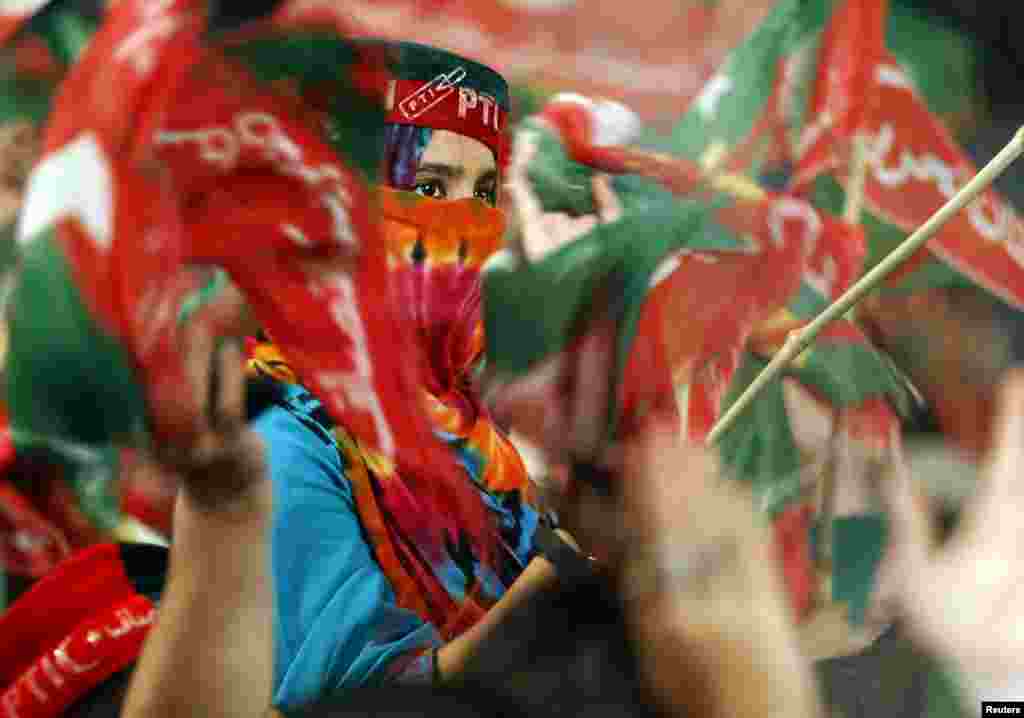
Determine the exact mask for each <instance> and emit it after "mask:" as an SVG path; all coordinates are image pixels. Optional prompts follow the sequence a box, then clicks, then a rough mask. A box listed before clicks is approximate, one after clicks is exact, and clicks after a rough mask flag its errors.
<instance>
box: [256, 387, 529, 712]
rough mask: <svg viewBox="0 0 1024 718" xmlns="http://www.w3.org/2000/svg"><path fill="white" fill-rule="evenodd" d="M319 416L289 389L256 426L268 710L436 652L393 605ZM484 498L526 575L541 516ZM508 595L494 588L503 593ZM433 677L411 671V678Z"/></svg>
mask: <svg viewBox="0 0 1024 718" xmlns="http://www.w3.org/2000/svg"><path fill="white" fill-rule="evenodd" d="M319 407H320V404H319V402H318V401H317V400H316V399H314V398H313V397H312V396H311V395H309V394H308V393H306V392H305V391H304V390H302V389H301V388H300V387H289V388H288V390H287V393H286V395H285V398H284V401H283V402H282V405H281V406H275V407H272V408H271V409H268V410H267V411H266V412H264V413H263V414H262V415H261V416H260V417H259V418H258V419H257V420H256V421H255V422H254V428H255V430H256V431H257V433H259V434H260V435H261V436H262V437H263V439H264V441H265V443H266V446H267V461H268V468H269V473H270V477H271V481H272V482H273V494H274V496H273V498H274V509H273V518H272V523H271V551H270V553H271V572H272V577H273V586H274V599H275V600H274V634H275V635H274V638H275V641H274V653H275V656H274V703H275V705H277V706H278V707H281V708H286V709H287V708H294V707H296V706H300V705H303V704H306V703H309V702H311V701H313V700H316V699H319V698H323V697H326V696H331V695H337V694H338V693H339V692H341V691H344V690H345V689H347V688H351V687H355V686H359V685H362V684H365V683H368V682H371V681H373V680H375V679H376V680H380V679H382V678H383V677H384V675H385V672H386V669H387V668H388V666H389V665H390V664H391V663H392V661H394V660H395V659H397V658H399V657H403V656H408V655H409V654H410V653H415V652H420V651H423V650H424V649H429V648H436V647H439V646H440V645H441V637H440V635H439V633H438V631H437V629H436V628H435V627H434V626H432V625H430V624H428V623H426V622H424V621H423V620H422V619H421V618H420V617H419V616H418V615H417V614H415V613H413V612H412V611H408V610H405V609H403V608H400V607H399V606H398V605H396V603H395V595H394V591H393V590H392V587H391V585H390V583H389V581H388V579H387V578H386V576H385V575H384V573H383V571H382V570H381V568H380V566H379V565H378V564H377V561H376V559H375V557H374V555H373V549H372V547H371V546H370V544H369V542H368V541H367V539H366V537H365V535H364V533H363V529H362V525H361V523H360V520H359V514H358V511H357V509H356V502H355V497H354V495H353V490H352V486H351V484H350V483H349V481H348V479H347V478H346V477H345V472H344V468H343V463H342V458H341V455H340V454H339V452H338V450H337V447H336V444H335V441H334V438H333V436H332V435H331V433H330V430H329V428H328V427H327V426H324V425H323V424H322V423H320V422H319V421H318V420H317V419H316V418H315V416H314V413H315V412H316V411H317V410H318V409H319ZM453 448H454V449H455V450H458V445H457V444H454V445H453ZM467 480H469V479H468V477H467ZM482 496H483V498H484V500H485V502H486V504H487V505H488V507H489V508H490V509H491V511H492V512H493V513H494V514H495V515H496V517H497V519H498V521H499V524H501V525H502V526H503V527H504V528H506V529H508V528H510V523H509V522H514V527H512V528H514V529H515V530H516V531H517V532H518V534H519V536H518V540H516V541H514V542H513V545H512V546H510V548H511V549H512V551H513V553H514V554H515V556H516V560H517V561H518V562H519V564H520V565H521V566H525V565H526V563H527V562H528V561H529V559H530V558H531V555H532V545H533V534H534V532H535V531H536V528H537V522H538V515H537V513H536V512H535V511H534V510H533V509H531V508H530V507H528V506H525V505H522V504H519V505H517V506H516V507H515V509H514V511H513V510H512V509H510V508H509V507H507V506H506V505H504V503H503V502H502V501H500V500H499V499H497V498H495V497H492V496H490V495H489V494H487V493H486V492H482ZM506 535H507V534H506ZM505 588H506V586H502V585H500V582H499V587H498V590H499V593H501V592H504V590H505ZM425 660H427V661H429V656H428V657H426V659H425ZM430 670H431V668H430V666H429V665H427V666H424V665H422V663H421V664H419V665H412V666H410V667H409V671H410V673H412V674H415V673H417V672H419V673H421V674H422V673H423V672H424V671H425V672H426V674H427V675H429V672H430Z"/></svg>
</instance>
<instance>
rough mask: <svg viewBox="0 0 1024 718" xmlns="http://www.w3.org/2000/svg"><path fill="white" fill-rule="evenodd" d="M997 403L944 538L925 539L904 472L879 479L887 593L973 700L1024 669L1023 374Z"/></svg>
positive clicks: (926, 520) (928, 527) (925, 523)
mask: <svg viewBox="0 0 1024 718" xmlns="http://www.w3.org/2000/svg"><path fill="white" fill-rule="evenodd" d="M999 403H1000V406H999V411H998V415H997V416H998V418H997V420H996V424H995V427H996V428H995V431H994V444H993V449H992V451H991V452H990V454H989V455H988V457H987V458H986V461H985V463H984V465H983V468H982V476H983V480H982V481H981V482H980V484H979V487H978V493H977V495H976V496H975V497H974V498H973V499H972V500H971V501H970V502H969V504H968V505H967V507H966V508H965V509H964V513H963V515H962V517H961V520H960V526H959V528H958V530H957V532H956V534H955V535H954V536H953V537H952V538H951V539H950V540H949V541H948V542H947V544H946V545H944V546H942V547H941V548H938V547H936V546H935V543H934V536H935V532H934V530H933V526H932V524H933V521H932V517H931V516H930V515H929V514H928V513H927V511H926V510H925V509H923V507H922V505H921V502H920V501H918V500H916V499H915V494H914V491H913V487H912V486H911V484H910V478H909V476H908V474H907V472H902V473H901V474H900V475H898V476H896V477H894V478H893V480H891V481H889V482H886V486H885V489H886V492H885V495H886V500H887V504H888V509H889V513H890V519H891V532H890V533H891V545H890V549H889V551H890V555H889V557H888V559H889V560H890V561H892V562H893V564H894V566H895V567H896V568H895V570H894V571H893V572H891V573H890V575H889V577H888V579H889V581H890V585H889V589H890V595H891V600H894V601H895V602H896V603H897V608H898V609H899V611H900V612H901V613H902V615H903V616H904V617H905V619H906V620H907V622H908V627H909V629H910V632H911V635H912V636H914V637H915V638H916V639H917V640H919V641H920V642H921V643H922V644H923V645H924V646H925V647H926V648H928V649H930V650H931V651H933V652H934V653H936V654H938V655H939V656H941V657H943V658H945V659H951V660H953V661H955V662H956V663H957V664H958V665H959V666H960V668H961V669H962V671H963V673H964V676H965V678H967V680H968V682H969V683H970V685H971V688H972V689H973V690H974V691H975V692H977V693H978V694H979V695H978V696H977V697H978V698H979V699H982V698H986V697H990V696H991V693H992V692H993V691H1000V690H1002V689H1004V688H1005V687H1006V686H1008V685H1010V684H1011V682H1012V681H1014V680H1017V681H1021V679H1022V678H1024V532H1022V530H1021V517H1022V516H1024V481H1022V478H1024V477H1022V474H1024V373H1021V372H1020V371H1019V370H1018V371H1015V372H1013V373H1012V375H1011V378H1010V379H1009V380H1008V381H1007V382H1006V384H1005V386H1004V387H1003V390H1002V392H1001V395H1000V401H999ZM1018 689H1021V690H1024V685H1018ZM991 697H993V698H1006V697H1007V696H991ZM1016 698H1017V699H1022V698H1024V695H1018V696H1016Z"/></svg>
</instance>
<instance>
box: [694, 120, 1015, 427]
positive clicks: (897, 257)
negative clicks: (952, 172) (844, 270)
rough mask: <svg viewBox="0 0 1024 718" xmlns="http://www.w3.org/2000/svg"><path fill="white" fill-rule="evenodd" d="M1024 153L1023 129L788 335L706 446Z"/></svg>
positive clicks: (722, 418)
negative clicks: (900, 240)
mask: <svg viewBox="0 0 1024 718" xmlns="http://www.w3.org/2000/svg"><path fill="white" fill-rule="evenodd" d="M1022 153H1024V127H1021V128H1020V129H1019V130H1017V132H1016V134H1014V136H1013V139H1011V140H1010V142H1009V143H1007V145H1006V146H1005V147H1004V148H1003V149H1002V150H1000V151H999V154H997V155H996V156H995V157H993V158H992V160H991V161H990V162H989V163H988V164H987V165H985V166H984V167H983V168H982V169H981V171H980V172H978V174H976V175H975V176H974V177H973V178H972V179H971V181H970V182H968V183H967V184H966V185H965V186H964V187H963V188H962V189H961V190H960V191H959V192H957V193H956V195H954V196H953V198H952V199H950V200H949V201H948V202H947V203H946V204H944V205H943V206H942V207H940V208H939V210H938V211H937V212H936V213H935V214H933V215H932V216H931V217H930V218H929V219H928V221H926V222H925V223H924V224H923V225H921V226H920V227H919V228H918V229H917V231H915V232H914V233H913V234H911V235H910V236H909V237H908V238H907V239H906V240H904V241H903V243H902V244H900V245H899V246H898V247H896V249H894V250H893V251H892V252H891V253H890V254H889V255H888V256H887V257H886V258H885V259H883V260H882V261H881V262H879V263H878V264H877V265H876V266H875V267H874V268H873V269H871V271H869V272H868V273H867V274H865V275H864V276H863V277H861V279H860V280H859V281H858V282H857V283H856V284H854V285H853V286H852V287H850V288H849V289H848V290H847V291H846V292H845V293H844V294H843V295H842V296H841V297H839V299H837V300H836V301H835V302H833V303H832V304H831V305H829V306H828V307H827V308H826V309H825V310H824V311H823V312H822V313H821V314H819V315H818V316H817V317H816V318H815V319H814V320H813V321H812V322H811V323H809V324H808V325H807V326H805V327H804V328H803V329H801V330H799V331H795V332H792V333H790V335H789V337H787V339H786V343H785V344H784V345H783V347H782V349H781V351H779V353H778V354H776V355H775V356H774V357H773V358H772V360H771V361H770V362H769V363H768V366H766V367H765V368H764V369H763V370H762V371H761V373H760V374H758V375H757V376H756V377H755V378H754V381H752V382H751V383H750V386H748V387H747V388H746V390H745V391H744V392H743V394H741V395H740V397H739V398H738V399H737V400H736V401H735V402H734V403H733V405H732V406H730V407H729V410H728V411H726V412H725V414H724V415H723V416H722V417H721V418H720V419H719V420H718V422H716V423H715V426H714V427H713V428H712V429H711V432H710V433H709V434H708V437H707V442H708V444H714V443H716V442H717V441H718V440H719V439H720V438H721V437H722V434H723V433H725V432H726V431H727V430H728V429H729V427H730V426H732V425H733V423H734V422H735V421H736V419H737V418H738V417H739V416H740V414H742V413H743V411H744V410H745V409H746V408H747V407H748V406H750V404H751V402H753V400H754V398H755V397H756V396H757V394H758V392H760V391H761V389H763V388H764V387H765V386H766V385H767V384H768V382H770V381H772V380H773V379H774V378H775V377H776V376H778V375H779V374H780V373H781V372H782V370H783V369H785V368H786V366H787V365H788V364H789V363H790V362H791V361H793V360H794V359H796V357H797V356H799V355H800V353H801V352H802V351H803V350H804V349H806V348H807V347H808V346H809V345H810V343H811V342H812V341H814V339H815V337H817V336H818V334H819V333H820V332H821V330H822V329H824V328H825V327H826V326H827V325H828V324H829V323H831V322H832V321H833V320H835V319H838V318H839V317H842V316H843V315H844V314H846V313H847V312H848V311H849V310H850V309H851V308H852V307H853V306H854V305H855V304H857V302H859V301H860V300H861V299H863V298H864V296H865V295H867V294H868V293H869V292H871V290H873V289H874V288H875V287H877V286H878V285H879V284H880V283H881V282H882V280H883V279H885V278H886V277H887V276H888V275H889V274H890V273H892V272H893V271H894V270H895V269H896V268H897V267H899V266H900V265H901V264H902V263H903V262H904V261H906V260H907V259H908V258H909V257H910V256H911V255H913V254H914V253H915V252H916V251H917V250H918V249H919V248H920V247H921V246H923V245H924V244H925V243H926V242H927V241H928V240H930V239H931V238H932V237H934V236H935V235H936V233H938V231H939V230H940V229H942V227H943V226H944V225H945V224H946V223H947V222H949V220H950V219H952V218H953V217H954V216H955V215H956V214H957V213H958V212H959V211H960V210H962V209H963V208H964V207H966V206H967V205H968V204H970V203H971V202H972V201H973V200H974V199H975V198H976V197H977V196H978V195H980V194H981V193H982V192H984V191H985V190H986V189H988V188H989V187H990V186H991V184H992V183H993V182H994V181H995V180H996V178H997V177H999V175H1001V174H1002V173H1003V172H1005V171H1006V169H1007V168H1008V167H1009V166H1010V165H1011V164H1013V162H1014V161H1015V160H1016V159H1017V158H1018V157H1020V155H1021V154H1022Z"/></svg>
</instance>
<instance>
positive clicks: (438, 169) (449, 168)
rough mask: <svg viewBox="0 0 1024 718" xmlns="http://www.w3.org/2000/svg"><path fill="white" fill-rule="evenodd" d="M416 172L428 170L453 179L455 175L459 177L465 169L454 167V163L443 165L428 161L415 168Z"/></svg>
mask: <svg viewBox="0 0 1024 718" xmlns="http://www.w3.org/2000/svg"><path fill="white" fill-rule="evenodd" d="M416 172H429V173H431V174H435V175H438V176H439V177H444V178H446V179H455V178H456V177H461V176H462V175H463V174H465V173H466V170H465V168H463V167H456V166H455V165H443V164H438V163H436V162H430V163H427V164H421V165H420V166H419V167H417V168H416Z"/></svg>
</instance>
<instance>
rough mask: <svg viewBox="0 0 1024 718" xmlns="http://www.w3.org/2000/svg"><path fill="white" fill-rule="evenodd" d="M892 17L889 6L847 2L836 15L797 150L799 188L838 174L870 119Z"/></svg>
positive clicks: (880, 0)
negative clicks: (824, 174)
mask: <svg viewBox="0 0 1024 718" xmlns="http://www.w3.org/2000/svg"><path fill="white" fill-rule="evenodd" d="M888 14H889V6H888V0H847V1H846V2H845V3H844V4H843V5H842V6H841V7H840V8H839V9H838V10H836V12H834V13H833V14H832V17H831V19H830V20H829V23H828V25H827V26H826V28H825V31H824V34H823V36H822V39H821V48H820V50H819V55H818V72H817V74H816V76H815V81H814V89H813V94H812V95H811V104H810V107H809V108H808V111H809V116H810V118H811V119H810V121H809V122H808V123H807V124H806V125H805V126H804V128H803V132H802V135H801V138H800V144H799V146H798V147H797V150H796V152H797V167H796V171H795V174H794V178H793V185H794V186H795V187H797V188H804V187H806V186H807V183H808V182H810V181H811V180H813V179H814V178H815V177H817V176H818V175H819V174H821V173H822V172H827V171H831V170H835V169H838V168H839V166H840V164H841V163H842V162H843V160H844V157H845V156H846V153H847V152H848V150H849V145H850V142H851V140H852V139H853V136H854V134H856V132H857V131H858V130H859V129H861V127H862V126H863V124H864V122H865V120H866V119H867V116H868V112H869V111H870V109H871V108H872V106H873V103H874V101H875V95H874V89H875V77H876V75H877V73H878V66H879V64H880V63H881V62H882V58H883V56H884V53H885V25H886V19H887V17H888Z"/></svg>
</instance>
